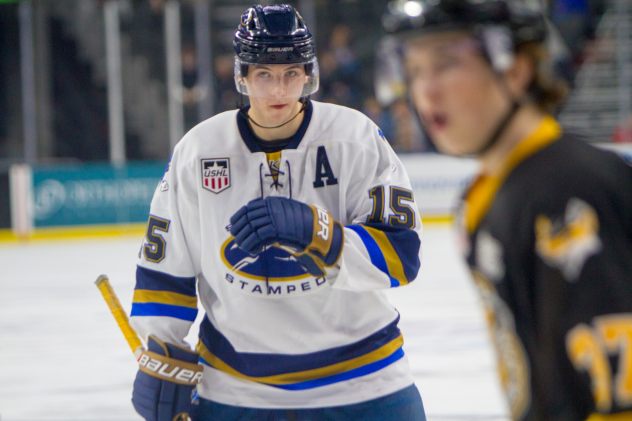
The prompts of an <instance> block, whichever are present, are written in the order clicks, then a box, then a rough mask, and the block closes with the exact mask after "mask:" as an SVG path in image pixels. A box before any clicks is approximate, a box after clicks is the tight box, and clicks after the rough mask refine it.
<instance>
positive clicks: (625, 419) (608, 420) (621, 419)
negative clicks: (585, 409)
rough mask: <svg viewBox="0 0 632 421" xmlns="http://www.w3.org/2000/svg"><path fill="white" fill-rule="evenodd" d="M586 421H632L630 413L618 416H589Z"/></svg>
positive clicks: (621, 413) (622, 413)
mask: <svg viewBox="0 0 632 421" xmlns="http://www.w3.org/2000/svg"><path fill="white" fill-rule="evenodd" d="M586 421H632V412H630V411H628V412H620V413H618V414H597V413H595V414H591V415H590V417H588V418H586Z"/></svg>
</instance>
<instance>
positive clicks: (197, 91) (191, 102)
mask: <svg viewBox="0 0 632 421" xmlns="http://www.w3.org/2000/svg"><path fill="white" fill-rule="evenodd" d="M181 55H182V106H183V107H184V129H185V131H189V130H191V129H192V128H193V126H195V125H196V124H197V123H198V112H197V111H198V104H199V103H200V101H201V100H202V99H204V96H205V95H206V92H203V89H202V88H201V87H200V86H198V84H197V53H196V52H195V48H193V46H192V45H190V44H184V45H183V46H182V50H181Z"/></svg>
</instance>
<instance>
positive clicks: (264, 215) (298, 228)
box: [230, 197, 344, 276]
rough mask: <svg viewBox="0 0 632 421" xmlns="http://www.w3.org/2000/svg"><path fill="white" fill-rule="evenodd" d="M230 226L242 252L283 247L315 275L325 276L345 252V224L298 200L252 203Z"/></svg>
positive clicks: (232, 220) (274, 198)
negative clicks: (343, 226)
mask: <svg viewBox="0 0 632 421" xmlns="http://www.w3.org/2000/svg"><path fill="white" fill-rule="evenodd" d="M230 223H231V228H230V233H231V234H232V235H233V236H234V237H235V244H237V245H238V246H239V247H240V248H241V249H242V250H244V251H246V252H247V253H250V254H251V255H256V254H258V253H261V252H262V251H263V250H265V248H266V247H267V246H272V245H273V246H275V247H279V248H282V249H284V250H286V251H287V252H289V253H290V254H292V255H293V256H294V257H295V258H296V260H298V261H299V263H301V264H302V265H303V266H304V267H305V269H306V270H307V271H308V272H309V273H310V274H311V275H313V276H325V268H326V267H331V266H333V265H335V264H336V262H338V259H339V258H340V254H341V253H342V245H343V242H344V238H343V232H344V230H343V229H342V225H340V223H339V222H337V221H334V219H333V218H332V216H331V214H330V213H329V212H327V211H326V210H324V209H321V208H319V207H316V206H313V205H306V204H305V203H303V202H299V201H297V200H293V199H287V198H285V197H267V198H265V199H255V200H251V201H250V202H248V204H247V205H246V206H244V207H242V208H241V209H239V210H238V211H237V212H235V214H234V215H233V216H232V217H231V218H230Z"/></svg>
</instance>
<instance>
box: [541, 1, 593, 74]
mask: <svg viewBox="0 0 632 421" xmlns="http://www.w3.org/2000/svg"><path fill="white" fill-rule="evenodd" d="M549 11H550V17H551V21H552V22H553V23H554V24H555V26H556V27H557V28H558V30H559V31H560V35H561V36H562V39H563V40H564V42H565V43H566V45H567V46H568V47H569V49H570V51H571V54H572V56H573V59H574V61H575V62H576V63H581V61H582V60H583V51H584V47H585V46H586V43H587V42H588V41H589V40H590V39H592V38H593V37H594V27H593V23H592V20H593V19H592V16H591V14H590V5H589V0H551V3H550V8H549Z"/></svg>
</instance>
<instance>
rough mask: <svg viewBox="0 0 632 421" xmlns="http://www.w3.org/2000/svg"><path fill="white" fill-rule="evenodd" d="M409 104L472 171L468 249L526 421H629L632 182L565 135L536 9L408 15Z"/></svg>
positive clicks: (619, 167) (492, 3)
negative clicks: (476, 166) (473, 161)
mask: <svg viewBox="0 0 632 421" xmlns="http://www.w3.org/2000/svg"><path fill="white" fill-rule="evenodd" d="M384 23H385V26H386V27H387V29H389V30H390V31H391V32H392V33H395V34H396V35H397V36H398V37H401V38H400V39H401V40H402V41H403V49H402V55H403V59H404V60H403V63H404V68H405V70H406V77H407V81H408V89H409V96H410V99H411V103H412V105H413V106H414V108H415V110H416V111H417V113H418V114H419V116H420V119H421V121H422V122H423V124H424V128H425V131H426V132H427V133H428V134H429V136H430V137H431V139H432V140H433V142H434V143H435V144H436V146H437V148H438V149H439V150H440V151H442V152H445V153H448V154H451V155H457V156H475V157H477V158H478V161H479V162H480V173H479V174H478V176H477V177H476V178H475V179H474V181H473V182H472V183H471V185H470V186H469V188H468V189H467V191H466V192H465V194H464V197H463V202H462V207H461V212H460V217H459V221H460V228H461V232H462V245H463V248H464V253H465V256H466V257H467V262H468V264H469V266H470V268H471V271H472V274H473V278H474V280H475V283H476V285H477V287H478V289H479V291H480V293H481V296H482V301H483V303H484V306H485V310H486V315H487V319H488V321H489V324H490V328H491V329H490V331H491V337H492V339H493V342H494V344H495V347H496V351H497V356H498V369H499V373H500V381H501V385H502V387H503V389H504V391H505V393H506V396H507V398H508V402H509V409H510V414H511V417H512V419H514V420H543V421H562V420H564V421H567V420H585V419H589V420H591V421H593V420H631V419H632V169H631V168H630V167H629V166H627V165H626V164H625V163H624V162H623V161H622V160H621V159H620V158H619V157H618V156H616V155H615V154H614V153H611V152H605V151H602V150H599V149H596V148H594V147H592V146H590V145H588V144H586V143H585V142H583V141H581V140H579V139H578V138H577V137H576V136H574V135H572V134H568V133H564V132H563V131H562V129H561V127H560V125H559V124H558V122H557V121H556V120H555V118H554V117H553V116H552V113H553V112H554V110H555V109H556V108H557V106H558V105H559V104H560V103H561V101H562V100H563V99H564V95H565V87H564V83H563V81H562V80H561V79H559V78H558V76H557V74H556V73H555V71H554V70H555V66H554V63H553V62H552V58H551V57H550V56H549V55H548V52H549V49H548V47H549V43H550V42H552V41H554V40H552V39H551V38H550V37H551V36H554V35H555V33H554V32H552V31H553V29H552V28H551V27H550V26H549V24H548V23H547V21H546V19H545V16H544V14H543V11H542V9H541V8H540V4H539V2H538V1H529V0H478V1H471V0H434V1H430V0H428V1H397V2H392V3H391V4H390V6H389V12H388V14H387V15H385V17H384Z"/></svg>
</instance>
